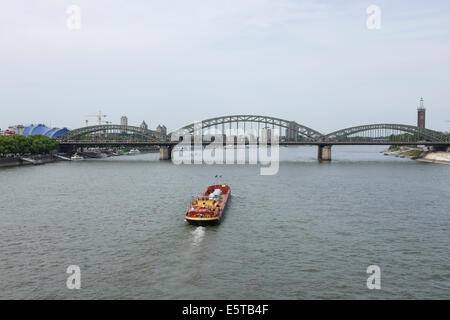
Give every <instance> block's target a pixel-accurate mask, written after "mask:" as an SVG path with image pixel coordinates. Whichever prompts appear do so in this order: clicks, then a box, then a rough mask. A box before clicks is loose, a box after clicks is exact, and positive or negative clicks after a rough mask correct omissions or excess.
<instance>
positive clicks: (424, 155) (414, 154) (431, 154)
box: [382, 147, 450, 165]
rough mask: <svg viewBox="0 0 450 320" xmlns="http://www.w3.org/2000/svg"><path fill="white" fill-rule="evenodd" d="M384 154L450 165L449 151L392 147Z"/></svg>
mask: <svg viewBox="0 0 450 320" xmlns="http://www.w3.org/2000/svg"><path fill="white" fill-rule="evenodd" d="M382 152H383V153H384V155H391V156H394V157H399V158H409V159H411V160H417V161H421V162H430V163H439V164H449V165H450V152H448V151H430V150H429V149H428V148H427V147H425V148H419V147H390V148H389V149H387V150H384V151H382Z"/></svg>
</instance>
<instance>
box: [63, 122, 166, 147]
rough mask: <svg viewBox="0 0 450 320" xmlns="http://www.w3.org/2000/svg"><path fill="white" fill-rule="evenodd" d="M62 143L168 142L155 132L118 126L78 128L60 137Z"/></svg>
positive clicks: (164, 136)
mask: <svg viewBox="0 0 450 320" xmlns="http://www.w3.org/2000/svg"><path fill="white" fill-rule="evenodd" d="M57 139H58V140H60V141H61V142H67V141H93V142H94V141H108V140H110V141H111V140H114V141H146V142H155V143H158V142H163V141H168V137H167V136H166V135H162V134H161V133H159V132H157V131H153V130H148V129H143V128H140V127H134V126H123V125H116V124H106V125H95V126H87V127H82V128H78V129H75V130H72V131H69V132H66V133H64V134H62V135H60V136H59V137H58V138H57Z"/></svg>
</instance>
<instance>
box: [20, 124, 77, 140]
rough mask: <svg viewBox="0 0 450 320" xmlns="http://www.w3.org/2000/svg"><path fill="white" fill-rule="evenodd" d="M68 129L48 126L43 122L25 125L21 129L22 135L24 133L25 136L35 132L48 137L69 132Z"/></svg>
mask: <svg viewBox="0 0 450 320" xmlns="http://www.w3.org/2000/svg"><path fill="white" fill-rule="evenodd" d="M69 131H70V130H69V129H67V128H62V129H60V128H49V127H47V126H45V125H43V124H39V125H37V126H34V125H31V126H28V127H26V128H25V129H24V130H23V133H22V135H24V136H25V137H28V136H31V135H35V134H42V135H44V136H47V137H49V138H56V137H57V136H59V135H62V134H64V133H66V132H69Z"/></svg>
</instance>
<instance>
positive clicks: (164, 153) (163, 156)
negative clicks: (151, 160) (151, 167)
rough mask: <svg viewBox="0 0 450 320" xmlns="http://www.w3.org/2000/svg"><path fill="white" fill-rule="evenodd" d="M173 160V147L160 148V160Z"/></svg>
mask: <svg viewBox="0 0 450 320" xmlns="http://www.w3.org/2000/svg"><path fill="white" fill-rule="evenodd" d="M170 159H172V147H171V146H160V147H159V160H170Z"/></svg>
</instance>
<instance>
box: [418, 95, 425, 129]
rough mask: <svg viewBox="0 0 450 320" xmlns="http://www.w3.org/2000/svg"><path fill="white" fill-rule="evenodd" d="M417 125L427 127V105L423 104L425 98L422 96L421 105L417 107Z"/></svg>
mask: <svg viewBox="0 0 450 320" xmlns="http://www.w3.org/2000/svg"><path fill="white" fill-rule="evenodd" d="M417 126H418V127H419V128H425V107H424V105H423V98H422V97H421V98H420V105H419V107H418V108H417Z"/></svg>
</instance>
